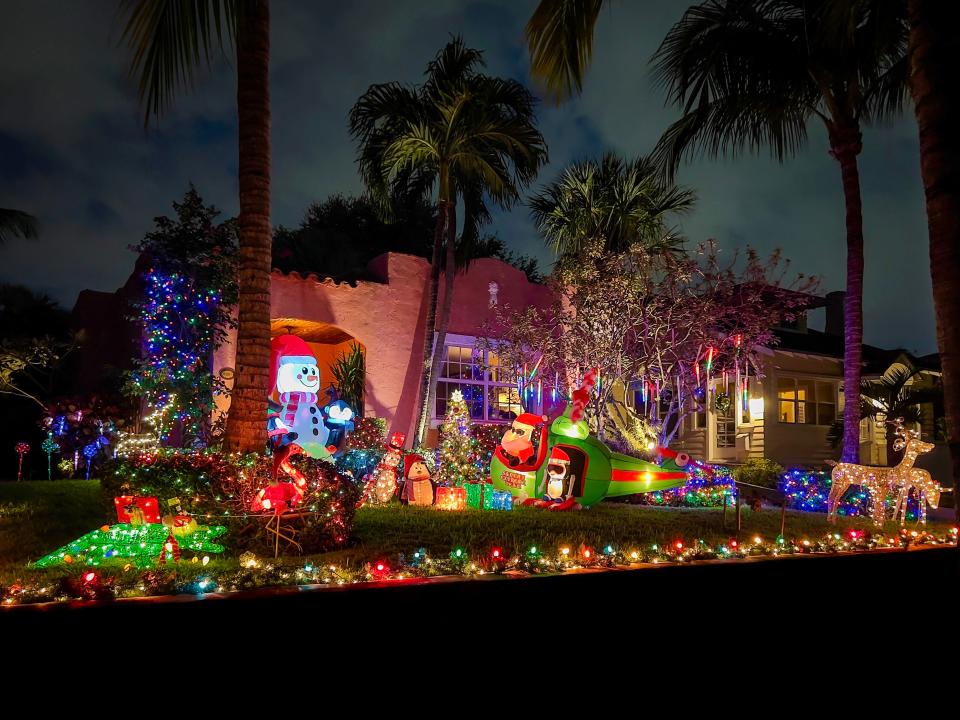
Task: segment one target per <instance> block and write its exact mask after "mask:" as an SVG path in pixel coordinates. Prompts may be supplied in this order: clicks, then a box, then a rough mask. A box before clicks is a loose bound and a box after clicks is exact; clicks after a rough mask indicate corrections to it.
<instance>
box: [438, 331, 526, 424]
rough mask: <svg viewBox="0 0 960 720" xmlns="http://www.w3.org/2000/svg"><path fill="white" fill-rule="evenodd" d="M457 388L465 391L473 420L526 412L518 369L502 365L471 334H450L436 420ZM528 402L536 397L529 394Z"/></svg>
mask: <svg viewBox="0 0 960 720" xmlns="http://www.w3.org/2000/svg"><path fill="white" fill-rule="evenodd" d="M455 390H459V391H460V392H462V393H463V398H464V400H465V401H466V403H467V408H468V409H469V411H470V417H471V418H472V419H473V420H478V421H483V422H509V421H510V420H512V419H513V418H515V417H516V416H517V415H519V414H520V413H522V412H523V407H522V405H521V401H520V393H519V392H518V390H517V385H516V376H515V373H513V372H512V371H508V370H507V369H506V368H502V367H500V362H499V358H498V357H497V355H496V353H494V352H493V351H488V352H486V353H485V352H484V351H483V350H480V349H478V348H476V347H475V346H474V338H472V337H465V336H450V335H448V336H447V344H446V346H445V347H444V349H443V356H442V360H441V362H440V375H439V377H438V379H437V403H436V406H435V407H434V419H435V420H442V419H443V417H444V416H445V415H446V413H447V406H448V404H449V401H450V398H451V396H452V395H453V393H454V391H455ZM527 402H528V404H530V405H532V404H533V403H534V402H536V398H535V397H534V398H532V400H531V398H529V397H528V398H527ZM534 410H535V408H534Z"/></svg>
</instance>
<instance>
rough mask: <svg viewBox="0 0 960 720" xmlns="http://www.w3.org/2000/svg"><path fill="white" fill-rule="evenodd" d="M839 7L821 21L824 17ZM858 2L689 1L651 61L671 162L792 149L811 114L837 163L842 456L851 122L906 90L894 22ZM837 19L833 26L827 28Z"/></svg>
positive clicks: (856, 385) (875, 115)
mask: <svg viewBox="0 0 960 720" xmlns="http://www.w3.org/2000/svg"><path fill="white" fill-rule="evenodd" d="M840 9H845V10H847V15H846V17H845V18H842V20H843V22H836V23H833V24H831V25H830V26H829V29H828V30H825V29H824V27H825V26H826V22H825V21H826V19H827V18H828V17H833V16H834V15H835V14H836V13H837V12H838V10H840ZM872 10H873V9H872V8H870V7H868V6H867V5H864V4H853V3H848V4H842V3H841V4H836V3H834V2H833V1H832V0H818V1H813V0H760V1H758V0H717V1H715V2H708V3H704V4H702V5H697V6H694V7H692V8H690V9H689V10H688V11H687V12H686V13H685V14H684V16H683V18H682V19H681V20H680V21H679V22H678V23H677V24H676V25H674V27H673V28H672V29H671V30H670V32H669V33H668V34H667V37H666V38H665V39H664V41H663V43H662V44H661V46H660V48H659V49H658V50H657V53H656V55H655V56H654V57H655V70H656V73H657V74H658V76H659V78H660V80H661V81H662V82H663V84H664V85H665V86H666V88H667V92H668V95H669V97H670V99H671V100H672V101H673V102H674V103H676V104H677V105H678V106H680V107H682V109H683V113H684V114H683V116H682V117H681V118H680V119H679V120H677V121H676V122H675V123H673V124H672V125H671V126H670V127H669V128H668V129H667V131H666V132H665V133H664V135H663V138H661V141H660V144H659V146H658V152H659V154H660V156H661V158H662V159H663V162H664V164H665V166H666V167H667V168H668V169H669V170H670V171H671V172H672V171H673V170H675V169H676V167H677V165H678V164H679V161H680V159H681V157H682V156H683V155H685V154H695V153H698V152H699V153H704V154H707V155H710V156H716V155H719V154H725V153H727V152H730V153H731V154H735V153H738V152H740V151H743V150H750V151H753V152H757V151H759V150H760V149H761V148H762V147H767V148H768V149H769V151H770V153H771V154H772V155H773V157H775V158H776V159H777V160H778V161H781V162H782V161H783V160H784V159H785V158H786V157H788V156H791V155H793V154H795V153H796V151H797V150H798V149H799V147H800V146H801V145H802V144H803V142H804V141H805V139H806V134H807V125H808V123H809V122H810V121H811V120H816V119H819V120H820V121H821V122H822V123H823V124H824V126H825V128H826V130H827V136H828V139H829V143H830V154H831V155H832V156H833V157H834V158H835V159H836V160H837V161H838V162H839V164H840V172H841V176H842V180H843V194H844V201H845V204H846V232H847V263H846V270H847V292H846V299H845V307H844V358H843V362H844V400H845V406H844V438H843V452H842V455H843V460H844V461H847V462H857V461H858V460H859V453H860V435H859V432H860V431H859V426H860V418H859V407H860V406H859V402H858V395H859V389H860V371H861V365H862V357H861V356H862V344H863V215H862V210H861V199H860V174H859V168H858V165H857V156H858V155H859V154H860V151H861V149H862V134H861V126H862V125H863V124H864V123H871V122H874V121H877V120H882V119H884V118H887V117H890V116H891V115H893V114H896V113H899V112H900V110H901V108H902V106H903V103H904V100H905V99H906V78H907V58H906V38H907V36H906V27H905V25H904V24H903V23H888V22H885V20H886V18H885V16H884V15H883V13H881V12H873V11H872ZM838 28H839V29H840V30H842V31H841V32H837V31H836V30H837V29H838Z"/></svg>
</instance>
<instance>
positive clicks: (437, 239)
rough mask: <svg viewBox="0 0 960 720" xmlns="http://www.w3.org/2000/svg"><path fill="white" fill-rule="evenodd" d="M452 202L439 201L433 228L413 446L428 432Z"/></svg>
mask: <svg viewBox="0 0 960 720" xmlns="http://www.w3.org/2000/svg"><path fill="white" fill-rule="evenodd" d="M449 204H450V203H449V202H448V201H447V200H445V199H443V198H442V197H441V199H440V200H439V201H438V202H437V225H436V227H435V228H434V230H433V255H432V257H431V259H430V298H429V300H428V301H427V318H426V322H425V323H424V325H425V327H424V331H423V373H422V375H421V376H420V393H419V394H418V397H419V398H420V405H419V407H418V408H417V409H418V413H417V429H416V436H415V437H414V439H413V446H414V447H419V446H420V445H422V444H423V436H424V434H425V433H426V422H428V420H427V421H425V420H424V418H425V417H426V418H429V412H430V410H429V408H427V407H426V402H427V396H428V395H429V393H430V368H431V367H432V365H433V333H434V331H435V330H436V327H437V297H438V296H439V294H440V267H441V258H440V255H441V250H442V249H443V238H444V237H445V235H446V233H447V206H448V205H449Z"/></svg>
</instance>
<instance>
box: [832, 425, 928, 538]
mask: <svg viewBox="0 0 960 720" xmlns="http://www.w3.org/2000/svg"><path fill="white" fill-rule="evenodd" d="M891 422H892V424H893V425H894V426H895V430H894V432H895V433H896V435H897V439H896V440H895V441H894V443H893V449H894V450H897V451H900V450H903V458H902V459H901V460H900V462H899V463H897V464H896V465H894V466H893V467H876V466H873V465H856V464H854V463H834V462H832V461H828V463H829V464H830V465H833V472H832V473H831V474H830V477H831V479H832V481H833V482H832V485H831V487H830V497H829V498H828V499H827V519H828V520H830V521H832V522H835V521H836V519H837V506H838V505H839V504H840V501H841V500H842V499H843V495H844V493H846V491H847V489H848V488H849V487H850V486H851V485H859V486H860V487H861V488H863V490H864V491H865V492H866V493H867V494H868V495H869V496H870V516H871V517H872V518H873V524H874V525H876V526H878V527H879V526H881V525H883V521H884V520H885V519H886V510H885V507H884V501H885V500H886V497H887V495H889V494H891V493H893V494H895V495H897V496H899V495H900V494H901V492H902V490H903V489H904V488H906V487H907V486H909V485H912V484H913V483H915V482H916V483H921V484H923V483H926V481H927V479H929V478H930V473H928V472H927V471H926V470H921V469H920V468H914V467H913V465H914V463H915V462H916V461H917V457H918V456H919V455H921V454H923V453H927V452H930V451H931V450H933V449H934V447H935V445H934V444H933V443H926V442H923V441H921V440H920V433H918V432H917V431H915V430H907V429H906V428H904V427H903V418H897V419H896V420H893V421H891ZM908 494H909V491H908ZM937 500H938V502H939V496H938V497H937ZM904 505H906V500H904ZM904 512H905V510H904Z"/></svg>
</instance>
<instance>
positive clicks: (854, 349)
mask: <svg viewBox="0 0 960 720" xmlns="http://www.w3.org/2000/svg"><path fill="white" fill-rule="evenodd" d="M828 131H829V134H830V154H831V155H833V157H835V158H836V159H837V161H838V162H839V163H840V172H841V174H842V177H843V197H844V204H845V206H846V210H847V294H846V298H845V300H844V309H843V400H844V408H843V454H842V458H841V459H842V461H843V462H851V463H856V462H860V366H861V358H862V355H863V209H862V204H861V201H860V171H859V169H858V168H857V156H858V155H859V154H860V150H861V149H862V138H861V135H860V128H859V127H858V126H857V125H856V123H850V124H846V125H831V126H830V127H828Z"/></svg>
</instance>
